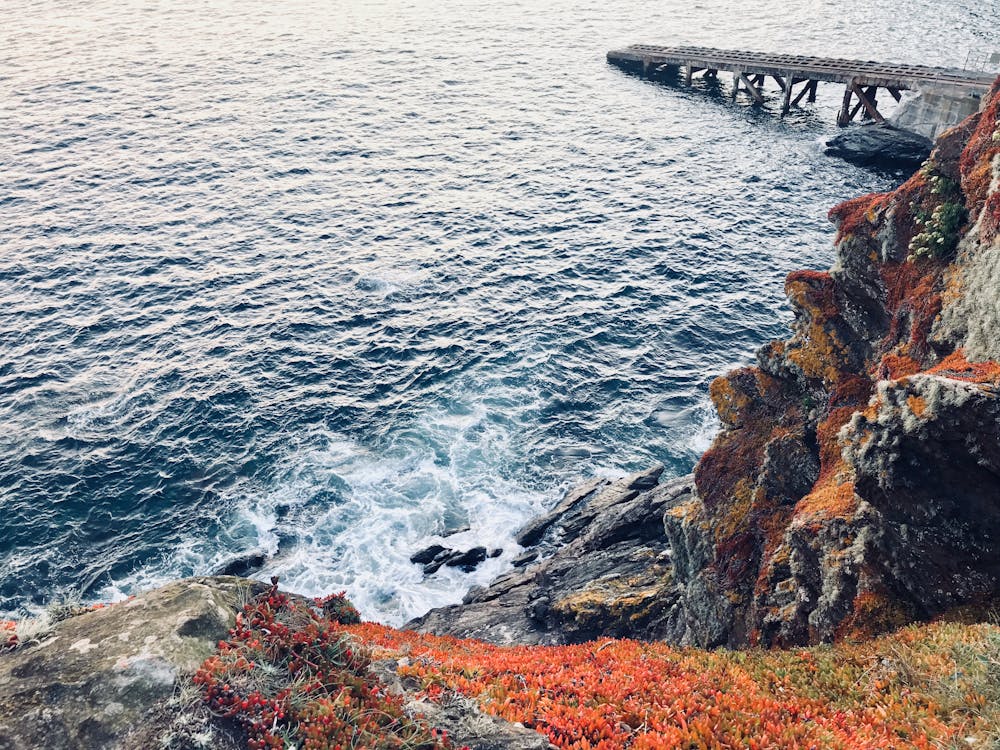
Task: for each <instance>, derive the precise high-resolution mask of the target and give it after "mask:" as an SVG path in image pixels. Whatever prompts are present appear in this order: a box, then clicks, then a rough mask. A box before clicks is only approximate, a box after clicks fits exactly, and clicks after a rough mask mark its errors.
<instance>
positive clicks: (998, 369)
mask: <svg viewBox="0 0 1000 750" xmlns="http://www.w3.org/2000/svg"><path fill="white" fill-rule="evenodd" d="M927 372H928V373H929V374H931V375H942V376H944V377H948V378H952V379H954V380H965V381H967V382H970V383H1000V362H994V361H992V360H987V361H985V362H970V361H969V360H968V359H966V357H965V351H964V350H962V349H956V350H955V351H954V352H952V353H951V354H949V355H948V356H947V357H945V358H944V359H943V360H941V362H940V363H939V364H937V365H936V366H935V367H932V368H931V369H930V370H928V371H927Z"/></svg>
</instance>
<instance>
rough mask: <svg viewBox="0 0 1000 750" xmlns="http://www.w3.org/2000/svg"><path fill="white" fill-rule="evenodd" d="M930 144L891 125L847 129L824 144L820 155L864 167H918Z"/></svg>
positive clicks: (932, 145) (924, 157)
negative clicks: (823, 154)
mask: <svg viewBox="0 0 1000 750" xmlns="http://www.w3.org/2000/svg"><path fill="white" fill-rule="evenodd" d="M932 148H934V143H933V141H931V140H930V139H929V138H926V137H924V136H922V135H920V134H919V133H912V132H910V131H909V130H901V129H899V128H894V127H892V126H891V125H863V126H861V127H857V128H849V129H847V130H845V131H843V132H842V133H839V134H837V135H835V136H834V137H833V138H831V139H830V140H828V141H827V142H826V148H825V149H824V151H823V153H825V154H826V155H827V156H836V157H838V158H840V159H844V160H845V161H849V162H851V163H852V164H858V165H860V166H864V167H886V168H899V167H911V168H912V167H918V166H920V165H921V164H922V163H923V161H924V160H925V159H926V158H927V157H928V156H930V153H931V149H932Z"/></svg>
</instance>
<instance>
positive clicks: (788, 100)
mask: <svg viewBox="0 0 1000 750" xmlns="http://www.w3.org/2000/svg"><path fill="white" fill-rule="evenodd" d="M783 88H784V89H785V95H784V96H783V97H782V99H781V116H782V117H784V116H785V115H787V114H788V110H789V109H791V106H792V77H791V76H788V85H787V86H784V87H783ZM803 90H804V89H803Z"/></svg>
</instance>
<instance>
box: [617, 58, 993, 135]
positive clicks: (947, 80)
mask: <svg viewBox="0 0 1000 750" xmlns="http://www.w3.org/2000/svg"><path fill="white" fill-rule="evenodd" d="M608 62H609V63H611V64H612V65H616V66H618V67H620V68H623V69H626V70H630V71H633V72H636V73H640V74H642V75H644V76H646V77H648V78H651V79H661V80H662V79H664V78H667V77H669V76H676V75H678V74H679V73H680V72H681V70H683V71H684V81H685V82H686V83H687V84H688V85H690V84H691V81H692V78H693V76H694V75H695V74H696V73H701V74H702V76H703V77H704V78H707V79H717V78H718V76H719V71H726V72H729V73H732V74H733V91H732V96H733V99H735V98H736V95H737V94H738V93H739V92H740V90H745V91H746V92H747V93H748V94H749V95H750V96H751V97H752V98H753V100H754V101H755V102H756V103H758V104H763V103H764V83H765V81H766V80H767V79H768V78H772V79H773V80H774V81H775V83H777V84H778V87H779V88H780V90H781V91H782V94H783V96H782V102H781V114H782V115H785V114H787V113H788V110H789V109H790V108H791V107H794V106H797V105H798V104H799V102H801V101H802V99H803V98H804V97H808V101H810V102H813V101H816V88H817V86H818V85H819V83H821V82H828V83H842V84H844V85H845V90H844V99H843V103H842V105H841V107H840V112H839V113H838V115H837V124H838V125H846V124H847V123H849V122H851V121H852V120H854V118H855V117H856V116H857V115H858V113H859V112H860V113H862V117H863V118H864V119H870V120H876V121H878V122H884V121H885V118H884V117H883V116H882V113H881V112H879V110H878V99H877V95H878V90H879V89H880V88H881V89H885V90H886V91H888V92H889V95H890V96H892V98H893V99H895V100H896V101H897V102H898V101H899V100H900V92H901V91H907V90H911V89H922V88H932V89H934V90H935V91H947V92H948V93H949V94H950V95H952V96H971V97H982V96H983V94H985V93H987V92H988V91H989V89H990V86H991V84H992V83H993V80H994V78H995V76H994V75H991V74H989V73H981V72H978V71H970V70H961V69H958V68H934V67H929V66H926V65H898V64H894V63H880V62H873V61H862V60H841V59H835V58H826V57H808V56H804V55H772V54H767V53H763V52H746V51H744V50H724V49H711V48H708V47H658V46H656V45H651V44H634V45H632V46H631V47H626V48H625V49H622V50H613V51H611V52H609V53H608ZM796 87H798V90H796Z"/></svg>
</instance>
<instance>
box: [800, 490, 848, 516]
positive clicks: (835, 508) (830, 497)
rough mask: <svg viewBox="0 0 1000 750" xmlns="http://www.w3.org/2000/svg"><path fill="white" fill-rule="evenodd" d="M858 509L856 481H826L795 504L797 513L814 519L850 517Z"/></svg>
mask: <svg viewBox="0 0 1000 750" xmlns="http://www.w3.org/2000/svg"><path fill="white" fill-rule="evenodd" d="M856 510H857V496H856V495H855V494H854V483H853V482H843V483H842V484H836V483H834V482H828V483H825V484H823V485H821V486H819V487H818V488H816V489H814V490H813V491H812V492H810V493H809V494H808V495H806V496H805V497H804V498H802V499H801V500H799V502H798V505H796V506H795V515H796V516H797V517H799V516H802V517H804V516H809V517H810V518H812V519H815V518H817V517H822V518H824V519H829V518H845V519H849V518H851V517H852V516H853V515H854V512H855V511H856Z"/></svg>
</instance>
